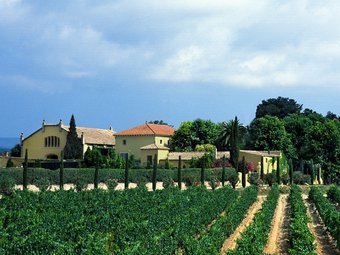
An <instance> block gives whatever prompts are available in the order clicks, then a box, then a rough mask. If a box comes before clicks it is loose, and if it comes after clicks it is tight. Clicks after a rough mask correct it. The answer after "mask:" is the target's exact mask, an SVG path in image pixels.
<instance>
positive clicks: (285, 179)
mask: <svg viewBox="0 0 340 255" xmlns="http://www.w3.org/2000/svg"><path fill="white" fill-rule="evenodd" d="M281 181H282V183H283V184H284V185H287V184H288V183H289V174H288V173H284V174H283V175H282V176H281Z"/></svg>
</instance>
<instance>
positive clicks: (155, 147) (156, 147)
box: [140, 143, 169, 150]
mask: <svg viewBox="0 0 340 255" xmlns="http://www.w3.org/2000/svg"><path fill="white" fill-rule="evenodd" d="M140 149H141V150H169V148H168V147H166V146H164V145H157V144H154V143H152V144H148V145H145V146H143V147H141V148H140Z"/></svg>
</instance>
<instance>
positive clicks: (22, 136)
mask: <svg viewBox="0 0 340 255" xmlns="http://www.w3.org/2000/svg"><path fill="white" fill-rule="evenodd" d="M23 141H24V133H22V132H21V133H20V145H21V147H22V142H23Z"/></svg>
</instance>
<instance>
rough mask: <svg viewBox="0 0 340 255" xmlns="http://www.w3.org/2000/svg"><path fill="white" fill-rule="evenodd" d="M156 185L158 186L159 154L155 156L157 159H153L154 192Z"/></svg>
mask: <svg viewBox="0 0 340 255" xmlns="http://www.w3.org/2000/svg"><path fill="white" fill-rule="evenodd" d="M156 184H157V154H155V157H154V159H153V171H152V190H153V191H155V190H156Z"/></svg>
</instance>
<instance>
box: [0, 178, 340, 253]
mask: <svg viewBox="0 0 340 255" xmlns="http://www.w3.org/2000/svg"><path fill="white" fill-rule="evenodd" d="M281 191H282V190H281ZM287 192H288V193H286V194H283V193H282V192H280V187H279V186H278V185H273V186H272V187H271V188H268V189H266V193H265V194H262V193H261V194H260V192H259V188H258V187H255V186H250V187H247V188H245V189H236V190H235V189H232V188H231V187H229V186H225V187H223V188H219V189H216V190H214V191H212V190H208V189H206V188H205V187H190V188H188V189H186V190H180V189H178V188H176V187H170V188H166V189H163V190H156V191H154V192H149V191H147V190H146V189H145V187H139V188H136V189H127V190H124V191H115V190H101V189H96V190H90V191H82V192H74V191H73V190H70V191H63V190H62V191H55V192H52V191H46V192H30V191H27V190H24V191H15V192H14V194H12V195H10V196H4V197H3V198H2V199H1V200H0V253H1V254H151V255H153V254H155V255H156V254H183V255H186V254H232V255H235V254H264V253H266V254H338V252H339V250H338V248H339V247H336V245H338V246H339V237H340V232H339V227H340V213H339V207H338V206H339V188H338V187H332V188H331V189H330V190H329V191H328V197H325V196H324V195H323V194H322V192H321V191H320V189H319V188H317V187H312V188H311V190H310V192H309V198H308V199H307V200H306V199H304V197H303V194H302V190H301V189H300V187H298V186H297V185H292V186H291V187H290V188H288V191H287ZM283 201H287V208H288V209H289V210H286V209H287V208H286V207H285V206H282V205H283V204H282V202H283ZM311 206H313V208H314V207H315V208H314V209H313V210H310V207H311ZM310 213H312V214H313V215H317V216H318V217H319V219H320V221H321V223H322V224H323V226H324V229H327V231H325V232H324V234H323V235H324V236H326V235H327V236H329V239H328V240H326V241H325V240H321V239H320V237H319V236H318V233H316V229H315V228H314V227H313V226H312V225H313V224H312V223H313V220H312V219H313V218H312V217H311V215H310ZM281 214H282V215H281ZM280 215H281V216H282V217H279V216H280ZM277 219H279V220H277ZM287 222H288V223H289V224H286V225H285V223H287ZM274 229H279V231H278V233H277V234H275V232H276V231H274ZM284 229H286V230H287V233H286V234H284V233H283V232H284ZM275 236H276V237H277V240H276V241H272V238H273V237H275ZM284 239H286V242H285V244H284V243H283V240H284ZM271 242H273V243H271ZM325 242H328V244H327V243H325ZM326 245H328V246H329V247H327V249H324V246H326ZM268 246H272V248H273V247H274V248H273V249H271V250H272V251H269V250H270V249H268Z"/></svg>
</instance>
